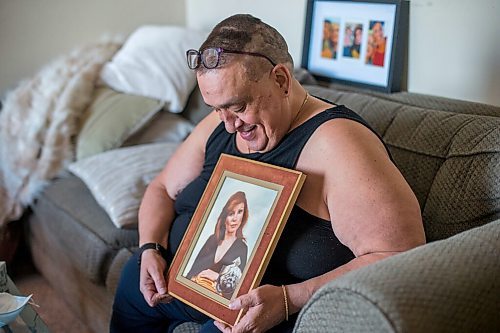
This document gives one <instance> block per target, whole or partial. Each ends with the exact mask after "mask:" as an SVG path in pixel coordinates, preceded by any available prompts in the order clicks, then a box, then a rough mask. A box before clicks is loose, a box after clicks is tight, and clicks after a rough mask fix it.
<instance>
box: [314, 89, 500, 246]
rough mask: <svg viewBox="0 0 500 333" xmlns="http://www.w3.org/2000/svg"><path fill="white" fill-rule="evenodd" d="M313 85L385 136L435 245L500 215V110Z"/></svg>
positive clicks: (317, 94)
mask: <svg viewBox="0 0 500 333" xmlns="http://www.w3.org/2000/svg"><path fill="white" fill-rule="evenodd" d="M307 88H308V89H309V91H310V92H311V93H312V94H313V95H316V96H319V97H323V98H326V99H329V100H331V101H333V102H335V103H338V104H345V105H346V106H348V107H350V108H351V109H353V110H354V111H356V112H357V113H359V114H360V115H361V116H362V117H363V118H365V120H366V121H368V123H370V125H371V126H372V127H373V129H374V130H375V131H376V132H377V133H378V134H380V135H381V136H382V138H383V139H384V141H385V143H386V144H387V146H388V147H389V150H390V151H391V154H392V156H393V158H394V161H395V163H396V165H397V166H398V168H399V169H400V170H401V173H402V174H403V176H404V177H405V178H406V180H407V182H408V183H409V184H410V186H411V187H412V189H413V191H414V192H415V195H416V196H417V199H418V201H419V203H420V207H421V209H422V216H423V220H424V225H425V231H426V236H427V240H428V241H432V240H437V239H442V238H446V237H449V236H451V235H454V234H456V233H459V232H461V231H464V230H467V229H470V228H471V227H474V226H479V225H482V224H485V223H487V222H490V221H492V220H494V219H496V218H498V217H500V108H498V107H493V106H486V105H481V104H477V103H469V102H460V103H457V104H456V105H458V106H459V108H457V109H456V110H453V103H452V104H450V103H446V102H447V101H449V100H447V99H440V98H435V97H430V96H426V95H416V94H415V96H412V94H408V93H404V95H403V94H393V95H381V94H365V93H356V92H352V91H347V92H346V91H339V90H332V89H326V88H322V87H318V86H310V87H307ZM417 97H420V100H421V105H422V106H419V105H418V101H419V100H418V99H417ZM408 101H411V104H410V103H408ZM443 101H444V102H443ZM440 107H441V108H442V109H444V110H442V109H440ZM470 111H473V112H470ZM495 111H496V115H497V116H495ZM487 114H489V115H487Z"/></svg>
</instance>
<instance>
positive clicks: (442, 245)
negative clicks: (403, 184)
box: [294, 220, 500, 332]
mask: <svg viewBox="0 0 500 333" xmlns="http://www.w3.org/2000/svg"><path fill="white" fill-rule="evenodd" d="M294 332H500V220H497V221H494V222H491V223H488V224H486V225H483V226H481V227H478V228H474V229H470V230H467V231H465V232H462V233H460V234H458V235H456V236H453V237H450V238H448V239H445V240H441V241H436V242H433V243H429V244H426V245H423V246H420V247H418V248H416V249H413V250H410V251H407V252H405V253H402V254H399V255H396V256H393V257H390V258H387V259H385V260H382V261H379V262H377V263H374V264H372V265H369V266H367V267H364V268H362V269H359V270H356V271H353V272H350V273H348V274H346V275H344V276H342V277H341V278H338V279H336V280H334V281H331V282H330V283H328V284H327V285H325V286H324V287H322V288H321V289H320V290H318V291H317V292H316V293H315V294H314V295H313V297H312V298H311V299H310V300H309V302H308V303H307V304H306V306H305V307H304V308H303V309H302V311H301V313H300V315H299V318H298V320H297V323H296V326H295V330H294Z"/></svg>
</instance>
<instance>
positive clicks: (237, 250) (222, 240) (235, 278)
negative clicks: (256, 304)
mask: <svg viewBox="0 0 500 333" xmlns="http://www.w3.org/2000/svg"><path fill="white" fill-rule="evenodd" d="M247 220H248V203H247V199H246V195H245V193H244V192H242V191H238V192H236V193H234V194H233V195H231V197H230V198H229V199H228V201H227V202H226V204H225V206H224V208H223V209H222V211H221V213H220V215H219V218H218V219H217V224H216V226H215V231H214V233H213V234H212V235H210V237H209V238H208V239H207V241H206V242H205V244H204V245H203V247H202V248H201V250H200V252H199V253H198V256H197V257H196V259H195V260H194V262H193V266H192V267H191V269H190V270H189V273H188V274H187V275H186V277H187V278H188V279H191V280H193V281H194V282H196V283H198V284H200V285H202V286H204V287H205V288H207V289H210V290H211V291H213V292H215V293H218V294H220V295H222V296H224V297H225V298H227V299H230V298H231V296H232V294H233V292H234V290H235V289H236V286H237V284H238V282H239V280H240V278H241V275H242V272H243V270H244V269H245V266H246V263H247V255H248V246H247V243H246V240H245V237H244V236H243V228H244V227H245V225H246V223H247Z"/></svg>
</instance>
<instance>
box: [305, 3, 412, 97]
mask: <svg viewBox="0 0 500 333" xmlns="http://www.w3.org/2000/svg"><path fill="white" fill-rule="evenodd" d="M408 21H409V2H408V1H407V0H308V2H307V16H306V25H305V33H304V45H303V50H302V67H303V68H305V69H307V70H308V71H309V72H310V73H311V74H312V75H313V76H314V77H316V78H317V79H318V80H320V81H323V82H338V83H343V84H348V85H353V86H359V87H362V88H368V89H372V90H378V91H383V92H394V91H400V90H401V87H402V85H403V82H402V77H403V69H404V63H405V59H404V58H405V55H406V54H407V52H406V49H407V39H408V26H409V24H408ZM356 36H357V37H356Z"/></svg>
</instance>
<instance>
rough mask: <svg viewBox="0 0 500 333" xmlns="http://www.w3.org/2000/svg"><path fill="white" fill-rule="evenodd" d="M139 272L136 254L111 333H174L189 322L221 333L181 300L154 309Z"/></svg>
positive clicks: (283, 326)
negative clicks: (141, 286) (140, 286)
mask: <svg viewBox="0 0 500 333" xmlns="http://www.w3.org/2000/svg"><path fill="white" fill-rule="evenodd" d="M139 273H140V270H139V266H138V265H137V254H135V255H133V256H132V258H130V260H129V261H128V262H127V264H126V265H125V267H124V268H123V271H122V274H121V278H120V283H119V284H118V288H117V290H116V295H115V302H114V303H113V314H112V317H111V325H110V332H111V333H128V332H131V333H142V332H145V333H146V332H147V333H155V332H161V333H167V332H168V333H171V332H172V331H173V330H174V328H175V327H176V326H178V325H180V324H182V323H184V322H188V321H194V322H196V323H198V324H200V325H202V327H201V329H200V332H202V333H211V332H213V333H215V332H219V333H220V331H219V329H218V328H217V327H216V326H215V325H214V321H213V319H211V318H210V317H208V316H206V315H204V314H203V313H201V312H199V311H197V310H195V309H193V308H191V307H189V306H188V305H185V304H184V303H182V302H181V301H178V300H173V301H172V302H170V303H168V304H158V305H157V306H155V307H153V308H152V307H150V306H149V305H148V303H146V301H145V300H144V297H143V295H142V293H141V291H140V290H139ZM296 320H297V314H294V315H292V316H290V318H289V321H285V322H281V323H280V324H279V325H278V326H276V327H273V328H272V329H271V331H272V332H280V333H283V332H292V330H293V326H294V323H295V321H296Z"/></svg>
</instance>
